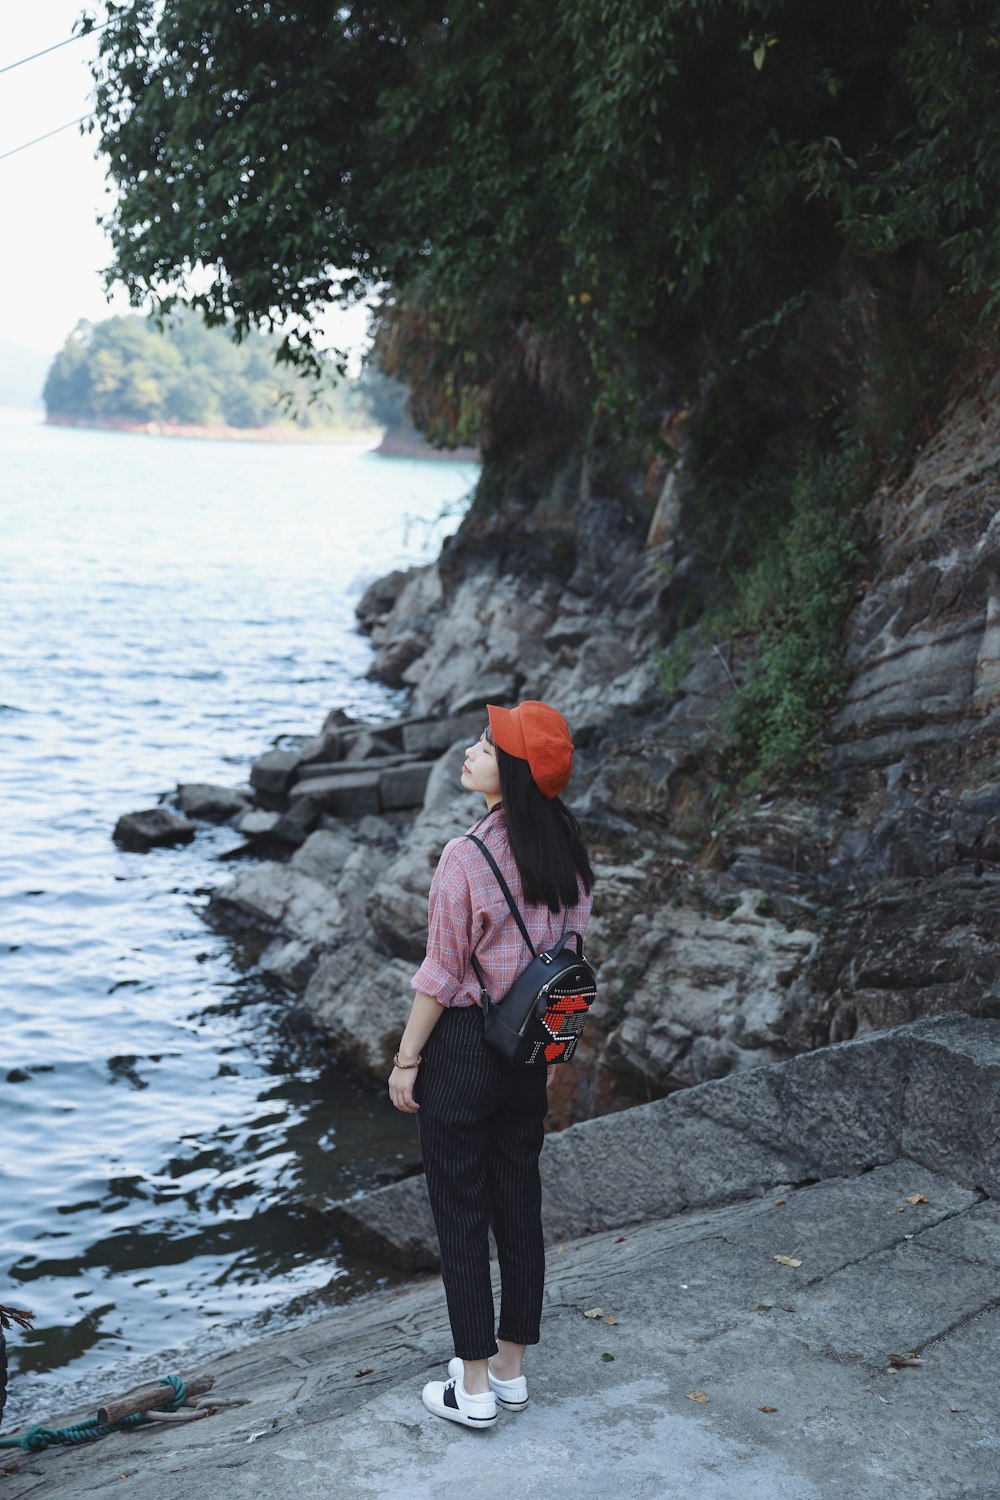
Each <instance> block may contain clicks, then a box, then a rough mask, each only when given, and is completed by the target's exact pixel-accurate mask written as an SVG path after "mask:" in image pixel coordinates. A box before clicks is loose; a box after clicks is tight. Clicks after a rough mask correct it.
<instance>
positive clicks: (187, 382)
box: [44, 314, 389, 430]
mask: <svg viewBox="0 0 1000 1500" xmlns="http://www.w3.org/2000/svg"><path fill="white" fill-rule="evenodd" d="M278 342H279V341H278V340H277V338H275V337H274V336H273V335H272V336H270V337H267V336H264V335H261V334H254V335H252V336H250V337H248V338H247V339H245V340H244V341H243V342H242V343H239V344H236V343H234V342H233V340H232V339H231V338H230V337H229V336H228V334H227V332H226V331H225V330H224V329H222V328H215V329H209V328H206V327H205V326H204V324H203V322H202V320H201V319H200V318H199V317H197V316H193V315H190V314H189V315H187V316H180V315H178V314H175V315H174V316H172V317H171V318H170V319H169V320H168V321H167V323H166V326H165V327H164V328H163V329H162V330H161V329H158V328H157V327H156V326H155V325H154V324H153V323H152V322H151V321H149V320H147V319H143V318H139V317H114V318H107V319H105V320H104V321H103V322H101V323H97V324H90V323H86V322H84V323H80V324H78V326H77V327H76V328H75V329H74V331H73V332H72V333H71V334H70V336H69V338H68V339H67V340H66V343H65V344H64V345H63V347H62V349H61V350H60V352H59V353H58V354H57V355H56V357H55V360H54V361H53V363H52V366H51V368H50V370H49V374H48V378H47V379H46V382H45V390H44V399H45V406H46V410H47V412H48V414H49V416H68V417H75V418H78V419H81V420H84V421H107V420H115V421H123V422H139V423H143V422H173V423H181V424H190V425H194V426H217V425H220V424H222V425H227V426H230V427H247V428H251V427H264V426H270V425H275V424H281V423H282V422H288V421H289V420H292V419H293V420H294V421H295V422H296V424H297V425H298V426H301V427H328V428H334V429H338V430H349V429H352V428H358V427H362V426H365V425H371V424H372V423H373V422H374V421H375V420H376V419H375V418H374V417H373V416H372V415H371V414H370V406H369V404H368V402H369V395H368V393H369V391H371V390H374V389H376V388H379V389H382V387H383V386H384V385H385V382H384V381H382V382H381V383H379V382H377V381H376V382H375V384H374V385H372V384H371V383H369V385H368V386H367V387H365V388H362V386H361V385H360V384H359V383H358V382H340V383H339V384H337V385H334V384H331V383H330V382H329V381H327V382H326V383H325V384H324V385H317V383H316V382H315V381H313V380H311V379H309V378H307V377H305V376H303V375H299V374H297V373H296V372H294V371H290V372H286V374H285V375H284V376H283V377H282V376H280V375H279V374H278V372H277V369H276V366H275V359H274V355H275V352H276V349H277V347H278ZM382 404H383V406H386V407H387V406H388V404H389V402H388V398H387V396H386V395H385V393H384V391H383V394H382ZM290 413H291V414H292V416H291V417H290Z"/></svg>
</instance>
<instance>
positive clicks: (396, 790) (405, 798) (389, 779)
mask: <svg viewBox="0 0 1000 1500" xmlns="http://www.w3.org/2000/svg"><path fill="white" fill-rule="evenodd" d="M433 768H434V763H433V761H427V760H425V761H418V762H416V763H415V764H411V765H406V766H393V767H391V768H390V769H388V770H385V771H383V772H382V774H381V776H380V777H379V783H378V785H379V796H380V798H381V801H382V807H383V809H384V810H385V811H386V812H392V811H393V810H394V809H397V808H403V807H419V806H420V805H421V803H422V802H423V800H424V792H425V791H426V789H427V782H428V780H429V779H430V774H431V771H432V770H433Z"/></svg>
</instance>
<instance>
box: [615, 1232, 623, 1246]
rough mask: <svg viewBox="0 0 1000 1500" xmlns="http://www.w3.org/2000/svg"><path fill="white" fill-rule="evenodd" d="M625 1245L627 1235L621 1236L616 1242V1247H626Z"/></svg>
mask: <svg viewBox="0 0 1000 1500" xmlns="http://www.w3.org/2000/svg"><path fill="white" fill-rule="evenodd" d="M624 1243H625V1235H623V1234H620V1235H619V1236H618V1238H617V1239H616V1240H615V1244H616V1245H624Z"/></svg>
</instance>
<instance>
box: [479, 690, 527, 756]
mask: <svg viewBox="0 0 1000 1500" xmlns="http://www.w3.org/2000/svg"><path fill="white" fill-rule="evenodd" d="M486 712H487V714H488V715H489V720H490V733H491V734H492V736H493V743H494V744H495V745H499V746H500V749H501V750H505V751H506V752H507V754H508V755H514V756H516V757H517V759H518V760H527V759H528V747H527V745H526V744H525V742H524V735H523V734H522V732H521V726H520V724H519V723H518V722H517V715H516V713H515V712H514V710H513V709H510V708H498V707H497V705H496V704H495V703H487V705H486Z"/></svg>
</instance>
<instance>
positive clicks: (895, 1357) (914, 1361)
mask: <svg viewBox="0 0 1000 1500" xmlns="http://www.w3.org/2000/svg"><path fill="white" fill-rule="evenodd" d="M889 1363H890V1364H891V1365H895V1367H896V1369H897V1370H905V1369H906V1368H907V1367H908V1366H909V1365H922V1364H923V1360H922V1359H921V1358H920V1355H919V1354H914V1353H913V1351H912V1349H911V1350H910V1353H909V1354H890V1355H889Z"/></svg>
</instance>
